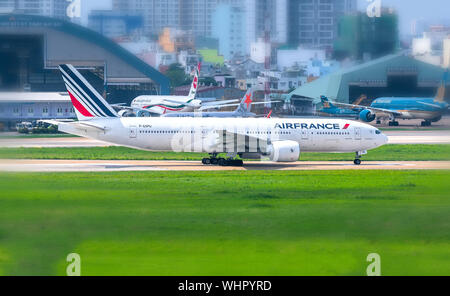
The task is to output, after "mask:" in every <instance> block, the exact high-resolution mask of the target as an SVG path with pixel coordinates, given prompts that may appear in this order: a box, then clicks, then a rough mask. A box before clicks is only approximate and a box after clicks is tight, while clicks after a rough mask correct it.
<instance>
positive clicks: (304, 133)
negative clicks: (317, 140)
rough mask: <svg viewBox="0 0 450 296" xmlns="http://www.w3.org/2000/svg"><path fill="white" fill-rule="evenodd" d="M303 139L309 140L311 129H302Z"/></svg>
mask: <svg viewBox="0 0 450 296" xmlns="http://www.w3.org/2000/svg"><path fill="white" fill-rule="evenodd" d="M302 140H305V141H307V140H309V131H308V130H306V129H302Z"/></svg>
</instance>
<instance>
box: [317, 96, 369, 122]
mask: <svg viewBox="0 0 450 296" xmlns="http://www.w3.org/2000/svg"><path fill="white" fill-rule="evenodd" d="M320 100H321V101H322V108H321V109H320V110H319V111H318V112H319V114H321V115H328V116H333V117H353V118H356V119H358V118H359V113H360V112H361V108H339V107H337V106H336V105H334V104H333V103H332V102H331V101H330V100H328V98H327V97H325V96H320Z"/></svg>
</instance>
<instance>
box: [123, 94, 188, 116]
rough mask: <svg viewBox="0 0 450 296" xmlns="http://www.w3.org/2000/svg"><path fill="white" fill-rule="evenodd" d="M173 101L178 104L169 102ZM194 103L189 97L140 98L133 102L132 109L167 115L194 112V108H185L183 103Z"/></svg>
mask: <svg viewBox="0 0 450 296" xmlns="http://www.w3.org/2000/svg"><path fill="white" fill-rule="evenodd" d="M167 100H173V101H177V102H180V103H176V102H169V101H167ZM189 101H192V99H189V97H188V96H139V97H137V98H135V99H134V100H133V101H132V102H131V107H133V108H140V109H146V110H148V111H149V112H152V113H157V114H166V113H172V112H180V111H181V112H188V111H193V108H192V107H188V106H185V105H184V104H183V103H187V102H189Z"/></svg>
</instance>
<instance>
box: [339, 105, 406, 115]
mask: <svg viewBox="0 0 450 296" xmlns="http://www.w3.org/2000/svg"><path fill="white" fill-rule="evenodd" d="M333 104H335V105H336V106H340V107H344V108H348V109H361V110H364V109H367V110H371V111H374V112H379V113H387V114H392V115H397V116H400V115H402V112H399V111H395V110H390V109H383V108H375V107H370V106H362V105H354V104H345V103H339V102H333Z"/></svg>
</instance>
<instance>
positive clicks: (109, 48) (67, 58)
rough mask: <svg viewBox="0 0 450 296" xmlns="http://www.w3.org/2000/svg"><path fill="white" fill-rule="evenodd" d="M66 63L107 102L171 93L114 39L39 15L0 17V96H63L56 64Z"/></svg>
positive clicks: (158, 75)
mask: <svg viewBox="0 0 450 296" xmlns="http://www.w3.org/2000/svg"><path fill="white" fill-rule="evenodd" d="M64 63H70V64H73V65H74V66H75V67H77V68H78V69H80V72H81V73H82V74H83V75H84V76H85V77H86V79H87V80H88V81H89V82H91V83H92V85H93V86H94V87H95V88H96V89H97V90H98V91H99V92H100V93H104V95H105V94H107V99H108V101H109V102H110V103H118V102H120V103H128V102H130V101H131V100H132V99H133V98H135V97H136V96H138V95H142V94H169V93H170V85H169V79H168V78H167V77H166V76H164V75H163V74H161V73H160V72H159V71H157V70H156V69H154V68H152V67H151V66H150V65H148V64H146V63H145V62H143V61H142V60H140V59H139V58H137V57H136V56H134V55H133V54H131V53H130V52H128V51H127V50H125V49H124V48H122V47H121V46H120V45H118V44H116V43H115V42H113V41H112V40H110V39H108V38H106V37H104V36H102V35H100V34H98V33H96V32H94V31H92V30H89V29H87V28H85V27H82V26H80V25H77V24H74V23H71V22H68V21H64V20H60V19H53V18H48V17H42V16H32V15H15V14H7V15H0V64H1V65H2V66H1V67H0V91H12V92H17V91H28V92H63V91H65V86H64V83H63V81H62V78H61V75H60V73H59V71H58V65H59V64H64Z"/></svg>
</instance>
